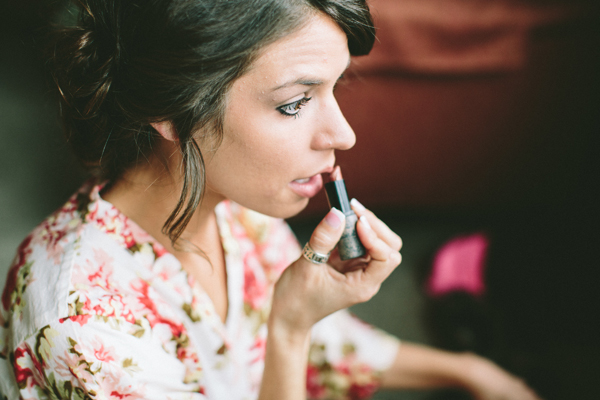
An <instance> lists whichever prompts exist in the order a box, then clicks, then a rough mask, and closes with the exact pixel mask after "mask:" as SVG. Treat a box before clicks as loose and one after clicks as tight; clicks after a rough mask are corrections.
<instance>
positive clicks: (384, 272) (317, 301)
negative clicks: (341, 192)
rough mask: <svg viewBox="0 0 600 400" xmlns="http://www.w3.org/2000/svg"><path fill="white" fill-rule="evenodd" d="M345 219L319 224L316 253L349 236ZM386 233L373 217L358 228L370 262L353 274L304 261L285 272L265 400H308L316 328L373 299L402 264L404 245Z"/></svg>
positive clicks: (277, 295) (277, 297)
mask: <svg viewBox="0 0 600 400" xmlns="http://www.w3.org/2000/svg"><path fill="white" fill-rule="evenodd" d="M344 218H345V217H344V214H342V213H341V212H340V211H337V210H335V209H333V210H331V211H330V212H329V213H328V214H327V216H326V217H325V219H324V220H323V221H321V223H319V225H318V226H317V228H316V229H315V231H314V232H313V234H312V236H311V239H310V241H309V243H310V246H311V247H312V249H313V250H314V251H315V252H318V253H322V254H326V253H329V252H330V251H331V250H332V249H333V248H334V247H335V245H336V243H337V242H338V241H339V239H340V237H341V235H342V232H343V230H344V223H345V219H344ZM374 224H376V225H374ZM371 225H374V228H371ZM383 227H384V225H383V223H382V222H380V221H378V220H376V218H375V217H374V216H373V215H369V220H368V221H367V218H366V217H363V218H361V220H360V221H359V222H358V224H357V232H358V235H359V238H360V240H361V242H362V244H363V245H364V247H365V249H366V250H367V252H368V257H367V258H365V259H363V260H362V261H360V265H358V266H353V267H358V268H357V269H353V270H352V271H351V272H346V273H341V272H339V271H340V270H345V269H343V267H344V265H343V264H339V263H338V265H337V266H336V268H334V267H333V266H332V265H330V264H314V263H312V262H310V261H308V260H307V259H305V258H303V257H300V258H299V259H298V260H297V261H295V262H294V263H292V264H291V265H290V266H289V267H288V268H287V269H286V270H285V271H284V272H283V274H282V275H281V277H280V278H279V280H278V281H277V283H276V285H275V290H274V293H273V303H272V308H271V313H270V316H269V325H268V327H269V333H268V337H267V348H266V356H265V369H264V374H263V381H262V385H261V391H260V396H259V399H260V400H269V399H278V400H279V399H286V400H294V399H297V400H304V399H306V368H307V361H308V350H309V340H310V331H311V329H312V327H313V325H314V324H315V323H317V322H318V321H319V320H321V319H323V318H324V317H326V316H328V315H330V314H332V313H334V312H336V311H338V310H341V309H343V308H347V307H349V306H351V305H353V304H357V303H360V302H364V301H367V300H368V299H370V298H371V297H372V296H373V295H375V293H377V291H378V290H379V287H380V285H381V282H383V280H384V279H385V278H387V276H388V275H389V274H390V273H391V272H392V271H393V270H394V268H396V266H397V265H398V264H399V263H400V259H401V258H400V253H399V252H398V251H399V249H400V245H401V241H400V239H399V238H398V237H397V236H396V235H395V234H393V232H391V231H389V228H387V227H385V228H386V229H384V228H383ZM338 262H339V259H338ZM338 269H339V270H338Z"/></svg>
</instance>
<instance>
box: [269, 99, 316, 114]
mask: <svg viewBox="0 0 600 400" xmlns="http://www.w3.org/2000/svg"><path fill="white" fill-rule="evenodd" d="M310 99H312V97H303V98H301V99H300V100H298V101H294V102H293V103H289V104H284V105H282V106H281V107H277V111H279V112H280V113H282V114H283V115H287V116H290V117H291V116H296V115H298V113H299V112H300V109H301V108H302V107H304V105H306V103H308V101H309V100H310Z"/></svg>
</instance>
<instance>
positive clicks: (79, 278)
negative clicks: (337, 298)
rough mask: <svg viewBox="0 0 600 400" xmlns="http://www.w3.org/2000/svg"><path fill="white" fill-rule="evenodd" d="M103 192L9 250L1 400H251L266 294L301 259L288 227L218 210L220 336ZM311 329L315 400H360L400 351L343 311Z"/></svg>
mask: <svg viewBox="0 0 600 400" xmlns="http://www.w3.org/2000/svg"><path fill="white" fill-rule="evenodd" d="M102 187H103V186H102V185H94V184H93V182H89V183H87V184H86V185H84V186H83V187H82V189H80V191H79V192H78V193H76V194H75V195H74V196H73V197H72V198H71V199H69V201H68V202H67V203H66V204H65V205H64V206H63V207H62V208H61V209H60V210H58V211H57V212H55V213H54V214H52V215H51V216H50V217H48V218H47V219H46V220H45V221H44V222H43V223H42V224H40V225H39V226H38V227H37V228H36V229H35V230H34V231H33V232H32V233H31V234H30V235H29V236H28V237H27V238H26V239H25V240H24V241H23V243H22V244H21V246H20V247H19V249H18V251H17V256H16V257H15V260H14V262H13V264H12V266H11V268H10V270H9V272H8V276H7V281H6V285H5V288H4V291H3V293H2V302H1V309H0V323H1V326H0V376H2V377H3V379H2V380H0V392H1V393H2V394H3V395H4V396H6V397H7V398H9V399H17V398H26V399H38V398H61V399H63V398H64V399H107V398H114V399H142V398H144V399H153V398H157V399H158V398H161V399H164V398H170V399H202V398H228V399H253V398H256V396H257V394H258V390H259V388H260V381H261V376H262V369H263V364H264V357H265V346H266V338H267V329H266V321H267V319H268V315H269V310H270V301H271V300H270V299H271V294H272V290H273V285H274V283H275V282H276V281H277V279H278V278H279V276H280V274H281V273H282V271H283V270H284V269H285V268H286V267H287V266H288V265H289V264H290V262H291V261H293V260H294V259H296V258H297V257H298V256H299V254H300V249H299V246H298V243H297V241H296V239H295V237H294V236H293V234H292V232H291V231H290V229H289V228H288V226H287V225H286V224H285V223H284V222H283V221H281V220H277V219H273V218H270V217H266V216H264V215H261V214H258V213H255V212H253V211H250V210H247V209H244V208H243V207H241V206H239V205H237V204H235V203H232V202H223V203H221V204H219V206H217V209H216V210H215V212H216V214H217V220H218V223H219V229H220V233H221V240H222V243H223V247H224V250H225V257H226V265H227V276H228V281H229V282H228V287H229V289H230V290H229V293H228V296H229V303H230V310H229V314H228V319H227V323H225V324H224V323H223V322H222V321H221V320H220V319H219V317H218V316H217V314H216V312H215V311H214V307H213V305H212V303H211V301H210V298H209V297H208V296H207V295H206V293H205V292H204V290H203V289H202V288H201V287H200V286H199V285H198V284H197V283H196V282H195V281H194V280H193V279H192V277H191V276H189V275H188V274H187V273H186V272H185V271H184V270H183V269H182V268H181V265H180V264H179V262H178V260H177V259H176V258H175V257H174V256H173V255H171V254H170V253H168V252H167V251H166V250H165V249H164V247H163V246H161V245H160V243H158V242H157V241H155V240H154V239H153V238H152V237H150V235H148V234H147V233H146V232H144V231H143V230H142V229H141V228H140V227H139V226H138V225H136V224H135V223H134V222H133V221H131V220H129V219H128V218H127V217H126V216H125V215H123V214H122V213H120V212H119V211H118V210H117V209H116V208H115V207H114V206H112V205H111V204H110V203H108V202H106V201H104V200H102V198H101V197H100V192H101V190H102ZM328 321H330V322H328ZM318 325H319V327H316V329H315V337H316V338H317V340H318V342H316V343H315V344H313V346H312V348H311V358H310V362H309V367H308V371H307V388H308V393H309V395H310V396H311V398H314V399H325V398H328V399H329V398H331V399H363V398H368V397H369V396H370V395H371V394H372V393H373V392H374V391H375V389H376V388H377V382H378V381H377V377H378V372H377V371H380V370H382V369H384V368H386V367H387V366H388V365H389V364H390V363H391V360H392V359H393V354H394V353H395V349H396V347H397V345H398V343H397V341H396V340H395V339H391V338H390V337H388V336H387V335H385V334H383V333H382V332H379V331H377V330H375V329H373V328H371V327H366V325H364V324H361V323H360V322H358V321H356V320H355V319H354V318H353V317H351V316H350V315H349V314H348V313H346V312H339V313H336V314H334V316H332V317H328V318H326V319H325V320H323V321H321V322H320V323H319V324H318ZM332 332H333V333H335V332H346V333H348V332H355V333H353V334H350V337H348V335H347V334H344V336H343V337H341V336H339V335H337V336H336V334H333V335H331V333H332ZM353 335H354V336H356V337H354V338H353V337H352V336H353ZM328 337H329V338H328ZM325 349H326V350H325ZM357 349H358V350H357ZM390 354H391V356H390ZM4 377H7V378H6V379H4Z"/></svg>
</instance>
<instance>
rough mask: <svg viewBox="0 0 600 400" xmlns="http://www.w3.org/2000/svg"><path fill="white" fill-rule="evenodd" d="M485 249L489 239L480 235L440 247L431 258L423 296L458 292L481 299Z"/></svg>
mask: <svg viewBox="0 0 600 400" xmlns="http://www.w3.org/2000/svg"><path fill="white" fill-rule="evenodd" d="M488 247H489V239H488V237H487V236H486V235H485V234H483V233H476V234H473V235H469V236H460V237H457V238H454V239H452V240H450V241H449V242H447V243H446V244H445V245H443V246H442V248H441V249H440V250H439V251H438V252H437V254H436V255H435V259H434V261H433V268H432V270H431V275H430V276H429V280H428V282H427V287H426V290H427V293H428V294H429V295H430V296H432V297H439V296H442V295H444V294H447V293H449V292H454V291H461V292H467V293H469V294H471V295H473V296H475V297H481V296H482V295H483V294H484V293H485V282H484V270H485V262H486V258H487V250H488Z"/></svg>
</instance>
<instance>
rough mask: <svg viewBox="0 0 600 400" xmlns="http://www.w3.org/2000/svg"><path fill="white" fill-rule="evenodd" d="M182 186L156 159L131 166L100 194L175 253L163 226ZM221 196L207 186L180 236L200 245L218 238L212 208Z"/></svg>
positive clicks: (177, 199)
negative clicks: (152, 161)
mask: <svg viewBox="0 0 600 400" xmlns="http://www.w3.org/2000/svg"><path fill="white" fill-rule="evenodd" d="M157 164H158V165H157ZM181 188H182V185H181V183H180V182H178V181H177V180H176V179H174V178H173V177H172V176H171V174H170V173H169V171H168V170H167V168H165V167H164V166H163V165H162V163H160V162H158V163H157V162H155V163H148V164H143V165H140V166H136V167H133V168H131V169H130V170H129V171H127V172H126V173H125V174H124V175H123V177H121V178H120V179H119V180H117V181H116V182H114V183H113V184H112V185H111V187H110V188H109V189H108V190H107V192H106V193H103V194H102V197H103V198H104V199H105V200H106V201H108V202H110V203H112V204H113V205H114V206H115V207H116V208H117V209H119V211H121V212H122V213H123V214H124V215H126V216H127V217H128V218H130V219H131V220H133V221H134V222H135V223H137V224H138V225H139V226H140V227H141V228H142V229H144V230H145V231H146V232H148V233H149V234H150V235H151V236H152V237H154V238H155V239H156V240H158V241H159V242H160V243H161V244H162V245H163V246H164V247H165V248H166V249H167V250H169V252H171V253H173V254H175V253H177V250H176V249H175V248H173V246H172V245H171V240H170V238H169V237H168V236H167V235H165V234H164V233H163V232H162V228H163V225H164V222H165V221H166V220H167V218H168V217H169V215H170V214H171V212H172V211H173V210H174V209H175V207H176V205H177V202H178V201H179V196H180V193H181ZM222 200H224V198H223V197H222V196H220V195H218V194H216V193H214V192H211V191H210V190H206V191H205V194H204V196H203V199H202V203H201V204H200V206H199V207H198V209H197V210H196V211H195V212H194V214H193V216H192V218H191V220H190V222H189V223H188V225H187V227H186V229H185V231H184V233H183V235H182V236H181V238H182V239H185V240H186V241H189V242H191V243H192V244H194V245H196V246H197V247H199V248H203V247H205V246H206V245H208V246H209V247H211V245H212V243H213V242H214V241H215V239H218V238H215V237H214V232H215V229H214V227H215V225H216V217H215V213H214V209H215V207H216V205H217V204H218V203H219V202H221V201H222Z"/></svg>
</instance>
